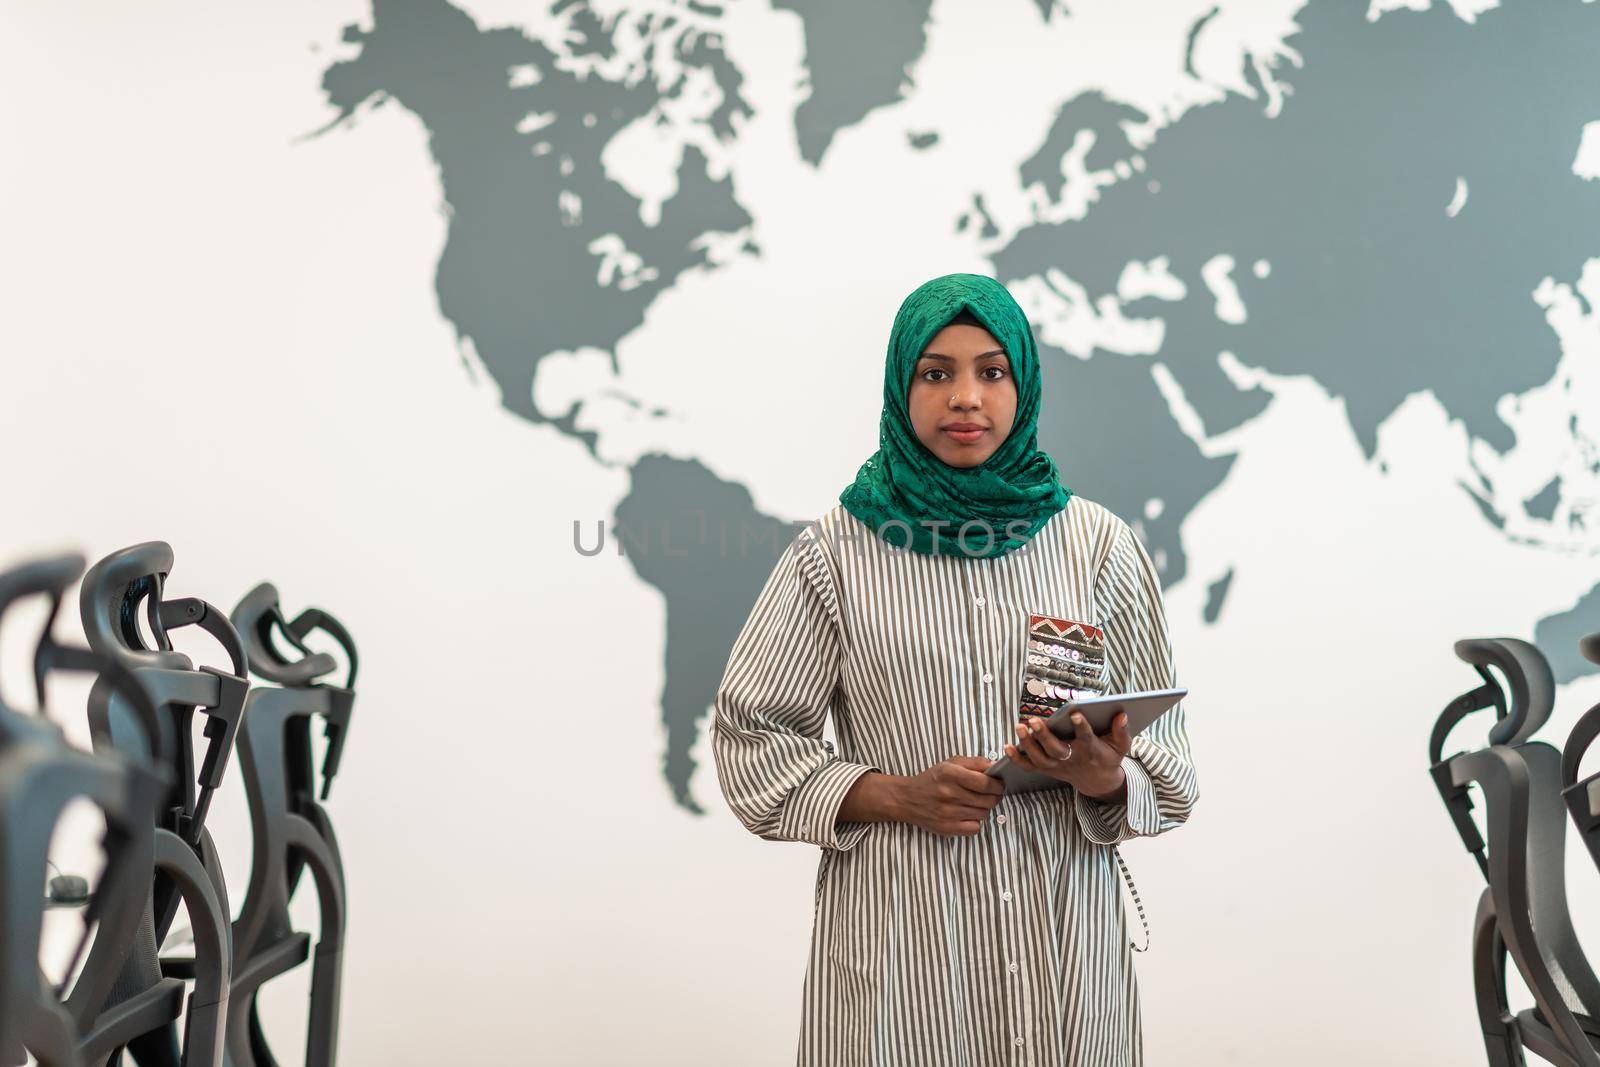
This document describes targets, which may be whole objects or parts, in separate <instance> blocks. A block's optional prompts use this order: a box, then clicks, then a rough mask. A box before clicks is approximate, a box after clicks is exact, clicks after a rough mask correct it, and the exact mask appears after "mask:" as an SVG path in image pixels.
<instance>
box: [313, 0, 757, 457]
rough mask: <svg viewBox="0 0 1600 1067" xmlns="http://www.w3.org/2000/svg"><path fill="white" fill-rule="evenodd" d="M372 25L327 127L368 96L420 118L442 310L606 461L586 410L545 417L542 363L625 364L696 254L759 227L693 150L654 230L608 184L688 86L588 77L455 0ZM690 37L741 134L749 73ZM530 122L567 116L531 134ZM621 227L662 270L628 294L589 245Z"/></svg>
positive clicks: (588, 47)
mask: <svg viewBox="0 0 1600 1067" xmlns="http://www.w3.org/2000/svg"><path fill="white" fill-rule="evenodd" d="M552 10H554V11H557V12H559V13H565V14H567V16H568V17H570V18H571V20H572V36H571V53H572V55H574V56H578V57H590V58H593V57H605V56H609V55H610V54H612V52H613V49H614V45H613V42H612V40H611V36H610V33H609V31H608V30H607V28H606V26H605V25H604V24H603V23H602V21H601V20H600V19H599V17H598V16H596V15H595V14H594V12H593V11H592V10H590V9H589V8H588V6H587V5H586V4H583V3H574V2H573V0H562V2H560V3H557V4H555V5H554V6H553V9H552ZM666 17H667V18H669V19H670V16H666ZM372 23H373V24H372V28H371V29H370V30H364V29H361V28H360V27H357V26H350V27H347V28H346V30H345V40H346V41H349V42H351V43H354V44H358V45H359V46H360V51H359V52H358V53H357V54H356V55H355V56H354V57H353V58H351V59H347V60H344V61H341V62H338V63H335V64H333V65H332V66H330V67H329V68H328V70H327V71H326V72H325V73H324V75H323V90H324V92H325V93H326V95H327V99H328V101H329V102H330V103H331V104H332V105H333V106H334V107H335V108H337V109H338V115H337V117H336V118H335V119H334V120H333V121H332V122H331V123H329V126H328V128H330V129H331V128H332V127H333V126H335V125H337V124H339V123H341V122H343V121H344V120H346V119H348V118H350V117H351V116H352V115H353V114H354V113H355V110H356V108H358V107H359V106H360V105H361V104H362V103H363V102H365V101H367V100H369V99H370V100H373V101H374V106H382V105H383V104H384V103H386V102H387V101H391V100H392V101H394V102H395V103H397V104H399V105H400V106H401V107H404V108H406V109H407V110H408V111H410V112H412V113H413V114H414V115H416V116H417V117H418V118H419V119H420V120H421V121H422V123H423V125H424V126H425V127H426V128H427V131H428V148H429V150H430V152H431V153H432V155H433V158H434V160H435V161H436V162H437V164H438V167H439V177H440V182H441V184H442V186H443V189H444V199H445V205H446V209H447V212H448V215H449V232H448V236H447V238H446V241H445V247H444V251H443V253H442V254H441V255H440V258H439V265H438V273H437V277H436V290H437V293H438V297H439V309H440V311H441V313H442V314H443V315H444V316H445V318H446V319H448V320H449V321H450V322H451V324H452V325H454V327H455V329H456V332H457V334H458V336H460V337H462V338H465V339H470V340H471V342H472V344H473V346H474V348H475V349H476V350H477V353H478V356H479V358H480V359H481V360H482V361H483V364H484V366H485V367H486V368H487V370H488V372H489V374H490V375H491V376H492V377H493V378H494V380H495V382H496V384H498V385H499V387H500V391H501V394H502V398H503V399H502V402H503V404H504V405H505V407H506V408H507V409H508V410H510V411H512V412H514V413H515V414H517V415H519V416H521V417H523V418H526V419H528V420H529V421H531V422H535V423H548V424H550V425H552V426H554V427H555V428H556V429H558V430H560V431H561V432H563V433H565V434H568V435H569V436H572V437H574V438H577V439H578V440H580V441H582V442H583V443H584V444H585V446H586V447H587V448H588V449H589V451H590V453H591V454H594V451H595V436H596V435H595V434H594V433H593V432H592V431H585V430H580V429H579V428H578V427H577V425H576V424H577V417H578V404H574V405H573V406H572V407H571V408H570V409H568V410H567V411H563V412H545V411H540V410H539V409H538V408H537V407H536V406H535V404H534V399H533V384H534V379H535V377H536V375H537V371H538V365H539V362H540V361H541V360H542V359H543V358H544V357H545V356H547V355H549V354H551V353H553V352H557V351H562V350H568V349H573V348H578V347H581V346H592V347H598V348H609V349H612V351H613V356H612V358H613V361H614V360H615V358H616V357H615V345H616V343H617V342H618V341H619V340H621V339H622V338H623V337H625V336H626V335H627V334H628V333H629V332H630V331H632V330H633V329H635V328H636V327H638V326H639V325H640V324H641V323H642V322H643V321H644V315H645V312H646V310H647V309H648V308H649V306H650V304H651V302H652V301H653V300H654V299H655V298H656V296H657V295H658V294H659V293H661V292H662V291H663V290H665V289H668V288H670V287H671V285H672V284H673V283H674V282H675V281H676V280H677V278H678V277H679V276H680V275H682V274H683V272H684V271H686V270H688V269H690V268H692V267H699V266H704V265H706V264H707V262H708V257H707V253H706V251H705V250H704V249H703V248H699V249H697V248H694V247H691V243H692V242H693V241H694V240H695V239H696V238H699V237H701V236H702V235H704V234H706V233H711V232H727V233H733V232H738V231H740V230H742V229H744V228H745V227H746V226H748V225H750V223H751V218H750V216H749V214H748V213H747V212H746V211H745V209H744V208H743V207H742V206H741V205H740V204H739V203H738V202H737V201H736V200H735V199H734V194H733V186H732V182H731V181H730V180H728V179H723V180H720V181H717V180H713V179H711V178H710V177H709V175H708V174H707V170H706V159H705V156H704V155H703V154H702V153H701V152H700V150H699V149H698V148H695V147H694V146H692V145H691V146H689V147H688V148H686V149H685V151H684V157H683V161H682V163H681V165H680V167H679V171H678V191H677V193H676V194H675V195H673V197H672V198H671V199H670V200H668V201H667V202H666V203H665V204H663V205H662V210H661V218H660V221H659V223H658V225H655V226H647V225H645V224H644V223H643V222H642V221H641V220H640V216H639V207H640V202H639V200H638V199H637V198H636V197H634V196H633V195H632V194H631V193H629V192H628V191H627V190H626V189H624V188H622V187H621V186H619V185H617V184H616V183H614V182H612V181H610V180H609V179H608V178H607V177H606V175H605V172H604V170H603V168H602V166H601V163H600V153H601V150H602V149H603V148H604V147H605V145H606V143H607V142H608V141H610V140H611V138H612V137H613V136H615V134H616V133H617V132H618V131H619V130H620V129H622V127H624V126H625V125H627V124H628V123H630V122H632V121H633V120H635V119H637V118H638V117H640V116H641V115H645V114H648V113H649V111H650V109H651V108H652V107H654V106H655V105H656V103H657V102H658V101H659V100H660V99H661V98H662V96H663V95H667V96H670V95H673V94H674V93H676V92H678V91H680V90H681V88H682V85H683V83H682V80H681V79H680V81H679V82H678V84H677V85H674V86H672V87H670V88H669V89H668V91H667V92H666V93H665V94H663V93H661V92H660V91H658V89H657V87H656V85H655V83H654V81H653V80H652V79H649V78H645V79H642V80H641V81H639V83H638V84H635V85H625V84H619V83H617V82H611V81H607V80H605V79H604V78H600V77H596V76H589V77H579V76H577V75H576V74H574V73H571V72H569V71H567V70H563V69H562V68H561V67H559V66H558V65H557V58H558V57H557V56H556V54H555V53H554V52H552V51H551V50H550V49H549V48H548V47H546V46H545V45H544V44H543V43H542V42H540V41H536V40H531V39H529V38H528V37H527V36H525V35H524V34H523V33H521V32H520V31H518V30H515V29H489V30H481V29H479V27H478V26H477V25H476V24H475V23H474V22H473V20H472V18H471V16H469V15H468V14H467V13H465V12H464V11H462V10H460V9H459V8H456V7H454V6H452V5H450V4H449V3H446V2H445V0H374V2H373V5H372ZM680 40H682V41H687V42H688V44H687V45H686V46H685V48H684V52H685V54H682V55H681V56H680V57H679V58H681V59H682V60H683V61H684V62H685V63H688V64H690V65H694V64H701V65H704V66H706V67H707V68H708V69H710V70H711V71H712V72H713V74H714V76H715V77H716V78H717V79H718V81H719V83H720V85H721V88H722V91H723V95H724V104H723V106H722V107H721V109H720V110H719V111H718V112H716V113H715V114H714V115H713V116H712V121H711V125H712V128H713V129H714V130H715V132H716V133H717V134H718V135H719V136H721V137H724V138H727V137H731V136H732V135H733V116H734V115H736V114H740V113H743V114H746V115H748V114H749V113H750V111H749V106H748V104H746V103H745V101H744V99H743V97H742V96H741V95H740V91H739V90H740V83H741V77H740V75H739V73H738V71H737V70H736V68H734V67H733V65H732V64H731V63H729V62H728V61H727V57H726V56H725V55H724V54H723V53H722V50H721V48H720V45H716V44H713V43H711V42H710V40H709V39H708V38H707V37H706V36H704V35H700V36H694V37H692V38H691V37H687V36H686V37H685V38H681V39H680ZM519 67H528V68H532V69H533V70H534V71H536V72H537V80H535V81H533V83H532V84H518V85H513V84H511V71H512V69H513V68H519ZM530 112H537V113H541V114H545V115H549V116H553V118H552V121H550V122H549V124H548V125H545V126H543V127H542V128H540V129H536V130H532V131H530V132H527V133H522V132H518V125H519V123H521V122H522V121H523V120H524V118H525V117H526V116H527V115H529V113H530ZM541 144H548V146H549V147H548V149H542V150H541V149H539V146H540V145H541ZM563 170H566V171H567V173H563ZM563 191H567V192H571V193H575V194H576V195H577V196H578V197H579V198H580V200H581V203H582V210H581V212H580V216H579V219H578V220H577V221H576V223H573V222H572V221H570V220H569V219H568V218H567V217H565V216H564V215H563V213H562V211H561V208H560V197H561V194H562V193H563ZM611 233H615V234H617V235H619V236H620V237H621V238H622V240H623V242H624V243H625V244H626V246H627V248H628V249H629V250H630V251H631V252H634V253H636V254H638V255H639V256H640V257H642V259H643V261H644V263H645V264H646V265H647V266H649V267H653V268H655V270H656V271H657V275H656V277H655V278H654V279H652V280H646V281H641V282H640V284H638V285H637V286H635V287H634V288H631V289H622V288H617V287H604V286H601V285H600V284H599V281H598V277H597V266H596V261H595V256H594V253H592V252H590V251H589V248H588V246H589V244H590V243H591V242H592V241H594V240H595V239H596V238H598V237H601V236H603V235H605V234H611Z"/></svg>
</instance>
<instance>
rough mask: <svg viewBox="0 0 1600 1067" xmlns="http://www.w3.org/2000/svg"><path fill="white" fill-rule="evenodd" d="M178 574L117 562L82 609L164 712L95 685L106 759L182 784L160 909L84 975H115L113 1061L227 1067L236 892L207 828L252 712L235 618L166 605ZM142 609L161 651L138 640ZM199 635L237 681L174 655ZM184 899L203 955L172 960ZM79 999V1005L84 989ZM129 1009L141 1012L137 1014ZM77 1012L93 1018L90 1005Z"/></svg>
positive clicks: (157, 893) (172, 805) (161, 559)
mask: <svg viewBox="0 0 1600 1067" xmlns="http://www.w3.org/2000/svg"><path fill="white" fill-rule="evenodd" d="M172 564H173V556H172V549H171V547H170V546H168V545H167V544H165V543H164V542H160V541H151V542H146V543H144V544H140V545H134V546H132V547H129V548H125V549H122V550H120V551H117V552H113V553H112V554H111V555H109V556H107V557H106V558H105V559H103V560H101V561H100V562H99V563H97V564H95V565H94V566H93V567H92V568H90V570H89V573H88V574H86V575H85V576H84V579H83V588H82V591H81V594H80V605H79V606H80V612H81V614H82V618H83V628H84V632H85V634H86V635H87V636H88V639H89V645H90V647H91V648H93V649H94V650H95V651H96V652H98V653H100V654H101V655H103V656H105V657H106V658H107V659H110V660H112V661H114V662H116V663H117V664H119V665H120V666H122V667H123V668H124V669H125V670H127V671H129V672H131V673H132V674H133V676H134V677H135V678H136V679H137V680H138V682H139V684H140V686H141V687H142V688H143V689H144V690H145V692H146V693H147V694H148V696H149V699H150V703H152V704H153V705H155V707H156V709H157V711H158V715H157V716H156V719H155V721H154V722H148V721H143V720H140V719H138V718H136V717H134V716H132V715H130V714H129V713H128V712H129V709H128V707H127V705H126V703H125V702H124V701H122V700H120V699H119V698H118V696H117V694H116V693H115V692H113V691H112V690H111V688H110V687H108V686H107V685H105V684H103V682H104V680H103V679H102V681H101V682H97V683H96V684H95V687H94V689H93V690H91V692H90V695H89V721H90V727H91V729H92V731H93V734H94V741H95V748H96V750H97V751H119V752H132V753H137V754H139V755H142V756H146V757H149V758H152V759H154V761H155V762H156V763H157V764H158V765H159V766H161V767H163V768H164V769H166V770H167V771H168V772H169V773H170V775H171V780H172V786H171V787H170V789H169V790H168V791H167V793H166V795H165V796H164V798H163V801H162V804H161V811H160V813H159V815H158V825H157V829H156V851H155V856H154V863H153V866H152V867H151V869H150V870H149V871H148V874H149V877H150V879H151V899H150V904H149V907H148V910H147V911H146V914H145V916H144V918H143V919H142V920H141V922H140V925H139V930H138V933H137V936H136V938H135V939H134V941H133V943H132V947H131V949H130V948H129V947H127V946H123V951H122V952H121V953H120V954H118V955H116V956H112V955H110V954H109V952H108V953H101V954H97V953H96V952H91V954H90V957H89V960H88V962H86V964H85V971H86V972H91V971H93V973H95V974H97V975H98V974H99V969H100V968H111V969H114V971H115V982H114V985H113V986H112V988H111V991H110V993H109V995H108V996H107V997H106V998H105V1000H104V1002H103V1004H102V1005H96V1006H97V1007H99V1008H100V1010H101V1011H102V1012H103V1013H109V1012H111V1011H112V1010H113V1009H115V1010H116V1011H119V1012H121V1013H122V1014H123V1015H124V1016H127V1018H126V1019H125V1020H124V1021H123V1022H122V1023H121V1024H120V1025H119V1026H118V1027H116V1028H115V1031H114V1032H109V1033H108V1034H107V1035H106V1037H105V1041H106V1042H109V1044H107V1045H106V1046H105V1049H104V1051H107V1052H109V1053H111V1054H113V1055H117V1053H116V1050H117V1049H119V1048H121V1047H123V1046H126V1047H127V1049H128V1050H129V1051H130V1052H131V1053H132V1055H133V1057H134V1060H135V1061H136V1062H137V1063H138V1064H139V1065H140V1067H178V1065H179V1064H180V1063H181V1064H182V1065H183V1067H200V1065H217V1064H221V1063H222V1062H223V1029H224V1027H223V1020H225V1019H226V1014H227V1004H228V995H229V994H228V990H229V979H230V976H231V956H232V953H231V945H232V942H231V937H230V935H229V926H228V920H229V908H228V894H227V883H226V881H225V880H224V878H223V875H222V868H221V864H220V862H219V861H218V859H217V854H216V848H215V846H214V845H213V844H212V842H211V837H210V834H209V833H208V832H207V831H206V829H205V818H206V813H207V810H208V808H209V805H210V800H211V796H212V794H213V793H214V792H215V790H216V788H217V786H218V785H220V784H221V780H222V775H223V772H224V771H225V769H226V767H227V761H228V756H229V754H230V752H231V751H232V748H233V743H234V736H235V734H236V733H237V731H238V726H239V719H240V716H241V715H242V713H243V710H244V698H245V694H246V692H247V690H248V682H247V681H246V680H245V678H244V674H245V663H244V652H243V648H242V646H241V645H240V642H239V638H238V635H237V634H236V633H235V632H234V630H233V627H232V626H231V625H230V624H229V622H228V620H227V617H226V616H224V615H223V614H222V613H221V612H220V611H217V610H216V609H215V608H213V607H211V606H210V605H209V604H207V603H206V602H205V601H203V600H198V599H194V598H187V599H181V600H166V599H163V593H164V588H165V580H166V576H167V574H168V573H169V572H170V571H171V569H172ZM141 607H142V608H143V609H144V613H145V617H146V622H147V626H148V628H149V631H150V641H151V642H153V643H154V645H155V646H156V647H154V648H151V647H149V645H148V644H147V643H146V639H145V637H144V636H143V635H142V634H141V633H140V632H139V625H138V614H139V611H140V609H141ZM190 625H194V626H199V627H200V628H201V629H203V630H205V631H206V632H207V633H209V634H211V636H212V637H213V638H215V639H216V641H217V642H218V643H219V644H220V645H221V646H222V647H223V649H224V651H225V652H226V653H227V655H228V658H229V660H230V661H231V662H230V667H231V670H224V669H222V668H217V667H210V666H202V667H199V668H196V667H194V665H193V664H192V663H191V662H190V660H189V658H188V657H187V656H185V655H183V654H182V653H179V652H175V651H173V649H172V643H171V640H170V639H169V637H168V630H170V629H176V628H178V627H181V626H190ZM196 712H199V713H201V714H203V715H205V716H206V717H207V721H206V724H205V728H204V734H205V737H206V739H207V742H208V744H207V748H206V752H205V756H204V758H203V759H202V760H201V761H200V762H199V763H198V765H197V764H196V761H195V754H194V746H193V740H192V732H191V726H192V723H193V719H194V715H195V713H196ZM180 898H181V899H182V902H183V904H184V905H185V906H186V907H187V909H188V912H189V922H190V926H191V927H192V928H193V930H194V933H195V955H194V957H193V958H192V959H190V958H184V959H173V960H163V959H161V957H160V945H161V943H162V941H163V940H164V939H165V937H166V935H167V932H168V930H169V929H170V928H171V925H172V921H173V919H174V918H175V917H176V914H177V908H178V903H179V899H180ZM95 948H96V950H98V949H99V948H100V945H99V943H97V944H96V946H95ZM108 949H109V946H108ZM219 969H220V973H221V976H222V982H221V988H220V990H217V991H216V992H215V994H214V999H213V995H212V994H210V993H208V995H207V998H206V1000H204V1001H200V1000H198V999H197V998H198V997H199V993H200V989H201V986H202V981H201V980H202V978H204V979H205V984H206V985H207V987H208V988H209V984H210V980H211V979H210V976H211V975H212V974H214V973H215V972H217V971H218V970H219ZM186 979H193V980H194V981H195V982H196V996H195V997H193V998H191V1003H190V1006H189V1011H188V1013H187V1017H186V1019H187V1021H186V1027H187V1029H186V1031H185V1035H184V1039H183V1041H182V1042H180V1041H179V1039H178V1033H177V1024H178V1022H179V1021H180V1019H183V1018H185V1014H184V1012H183V1010H182V998H181V994H182V990H183V984H184V981H185V980H186ZM73 998H74V1001H80V991H79V990H74V992H73ZM89 998H90V993H89V992H83V993H82V997H81V1001H88V1000H89ZM130 1004H137V1005H138V1006H139V1008H138V1010H137V1012H135V1011H134V1010H133V1009H132V1008H130V1007H129V1005H130ZM76 1007H77V1008H78V1009H79V1010H87V1003H83V1002H79V1003H77V1004H76Z"/></svg>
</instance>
